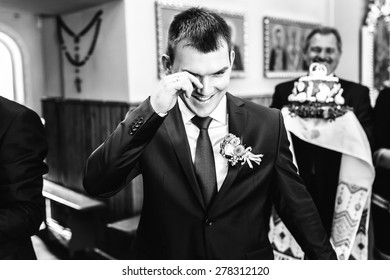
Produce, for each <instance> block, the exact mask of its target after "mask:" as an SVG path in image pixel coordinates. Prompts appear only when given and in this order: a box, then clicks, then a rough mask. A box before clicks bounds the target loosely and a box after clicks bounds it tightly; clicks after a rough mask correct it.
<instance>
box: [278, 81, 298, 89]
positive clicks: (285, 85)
mask: <svg viewBox="0 0 390 280" xmlns="http://www.w3.org/2000/svg"><path fill="white" fill-rule="evenodd" d="M297 80H298V79H293V80H289V81H286V82H283V83H279V84H277V85H276V87H275V88H292V87H293V86H294V83H295V82H296V81H297Z"/></svg>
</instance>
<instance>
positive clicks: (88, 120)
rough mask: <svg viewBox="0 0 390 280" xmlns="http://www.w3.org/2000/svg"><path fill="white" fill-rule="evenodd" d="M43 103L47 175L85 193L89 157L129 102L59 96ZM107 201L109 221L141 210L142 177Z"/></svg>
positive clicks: (121, 116)
mask: <svg viewBox="0 0 390 280" xmlns="http://www.w3.org/2000/svg"><path fill="white" fill-rule="evenodd" d="M42 103H43V105H42V108H43V115H44V118H45V120H46V133H47V138H48V142H49V152H48V156H47V159H46V162H47V164H48V166H49V173H48V174H47V176H46V179H48V180H50V181H52V182H55V183H57V184H59V185H62V186H64V187H66V188H69V189H71V190H73V191H76V192H80V193H83V194H85V191H84V188H83V186H82V175H83V171H84V166H85V163H86V161H87V158H88V156H89V155H90V154H91V153H92V152H93V150H94V149H96V148H97V147H98V146H99V145H100V144H101V143H103V141H104V140H105V139H106V138H107V137H108V136H109V135H110V134H111V132H112V131H113V130H114V129H115V128H116V127H117V125H118V124H119V122H120V121H122V120H123V119H124V117H125V115H126V113H127V111H128V108H129V104H127V103H124V102H123V103H120V102H103V101H87V100H64V99H59V98H47V99H44V100H43V101H42ZM140 193H141V195H140ZM104 201H105V202H106V204H107V207H108V213H107V219H108V222H110V221H116V220H118V219H123V218H125V217H128V216H132V215H134V214H137V213H139V212H140V209H141V207H142V179H141V178H140V177H139V178H138V179H135V180H134V181H133V182H132V183H131V184H130V186H128V187H127V188H125V189H124V190H122V191H121V192H119V193H118V194H116V195H115V196H114V197H112V198H109V199H105V200H104ZM105 222H107V221H105Z"/></svg>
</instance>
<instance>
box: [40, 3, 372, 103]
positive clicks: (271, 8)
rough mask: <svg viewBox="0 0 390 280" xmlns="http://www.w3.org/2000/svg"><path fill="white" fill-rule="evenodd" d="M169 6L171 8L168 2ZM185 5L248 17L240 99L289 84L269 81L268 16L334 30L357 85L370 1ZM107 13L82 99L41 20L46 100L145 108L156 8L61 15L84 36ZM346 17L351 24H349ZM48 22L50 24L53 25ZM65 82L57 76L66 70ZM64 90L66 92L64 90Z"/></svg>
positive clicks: (344, 69)
mask: <svg viewBox="0 0 390 280" xmlns="http://www.w3.org/2000/svg"><path fill="white" fill-rule="evenodd" d="M171 2H172V1H171ZM179 2H180V3H181V4H183V5H186V6H188V5H196V6H198V5H204V6H205V7H209V8H213V9H219V10H224V11H230V12H235V11H238V12H243V13H245V14H246V18H247V23H248V38H249V41H248V46H247V57H248V59H247V62H248V63H247V65H246V66H247V70H246V77H245V78H237V79H232V82H231V86H230V89H229V90H230V91H231V92H232V93H234V94H236V95H239V96H240V95H241V96H247V95H262V94H272V93H273V90H274V86H275V85H276V84H278V83H280V82H282V81H285V80H287V79H280V78H277V79H275V78H273V79H269V78H264V76H263V75H264V73H263V64H264V60H263V23H262V20H263V17H265V16H271V17H278V18H284V19H289V20H297V21H303V22H308V23H318V24H324V25H331V26H335V27H336V28H338V29H339V31H340V33H341V36H342V37H343V43H344V52H343V56H342V58H341V61H340V65H339V68H338V69H337V71H336V72H337V74H338V75H339V76H341V77H344V78H347V79H351V80H353V81H356V82H357V81H359V65H360V64H359V40H360V39H359V30H360V26H361V22H362V18H363V14H364V10H365V0H337V1H336V0H316V1H312V0H294V1H291V0H272V1H266V0H241V1H236V0H199V1H196V0H182V1H179ZM99 8H102V9H103V10H104V14H103V23H102V29H101V32H100V36H99V39H98V44H97V47H96V49H95V53H94V54H93V56H92V59H91V60H90V61H89V62H88V63H87V64H86V65H85V66H84V67H83V68H82V70H81V77H82V79H83V84H82V93H81V94H78V93H77V92H76V90H75V87H74V83H73V80H74V78H75V75H74V68H73V67H71V65H70V64H69V63H68V62H67V61H66V60H65V59H64V57H63V55H60V54H59V52H58V46H57V45H56V40H57V39H56V33H55V22H54V19H44V46H45V60H46V62H47V65H46V66H45V69H46V76H45V81H46V84H45V86H46V87H45V93H44V94H43V95H45V96H60V95H61V91H62V92H63V95H64V96H65V97H67V98H80V99H102V100H114V101H130V102H140V101H142V100H144V99H145V98H146V97H147V96H149V95H150V94H151V93H152V92H153V91H154V90H155V88H156V86H157V83H158V78H157V60H158V57H157V42H156V18H155V1H154V0H123V2H122V1H119V2H113V3H109V4H106V5H103V6H101V7H97V8H92V9H88V10H85V11H80V12H78V13H73V14H69V15H64V17H63V18H64V21H65V22H66V23H68V24H69V26H71V27H72V28H73V29H74V30H80V29H81V28H83V27H84V26H85V24H86V23H87V22H88V21H89V20H90V19H91V17H92V16H93V14H94V13H95V12H96V11H97V10H98V9H99ZM346 15H348V17H347V16H346ZM50 21H51V22H50ZM61 57H62V60H63V62H62V63H63V64H64V67H63V70H64V73H62V75H63V77H64V79H63V81H62V80H61V79H60V78H59V76H58V71H59V70H57V71H56V69H61V67H60V64H61V61H60V58H61ZM61 83H63V84H61Z"/></svg>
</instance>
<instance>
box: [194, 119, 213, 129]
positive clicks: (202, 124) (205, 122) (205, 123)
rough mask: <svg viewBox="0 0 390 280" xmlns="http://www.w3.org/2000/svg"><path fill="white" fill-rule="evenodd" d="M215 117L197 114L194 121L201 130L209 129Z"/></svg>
mask: <svg viewBox="0 0 390 280" xmlns="http://www.w3.org/2000/svg"><path fill="white" fill-rule="evenodd" d="M212 120H213V119H212V118H211V117H204V118H202V117H198V116H195V117H193V118H192V123H193V124H194V125H196V126H197V127H198V128H199V129H200V130H202V129H206V130H207V129H208V128H209V125H210V123H211V121H212Z"/></svg>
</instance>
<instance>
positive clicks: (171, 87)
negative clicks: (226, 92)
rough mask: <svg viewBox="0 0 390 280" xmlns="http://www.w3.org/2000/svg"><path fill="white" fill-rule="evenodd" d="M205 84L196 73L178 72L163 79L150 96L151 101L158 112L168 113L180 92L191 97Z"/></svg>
mask: <svg viewBox="0 0 390 280" xmlns="http://www.w3.org/2000/svg"><path fill="white" fill-rule="evenodd" d="M198 88H199V89H201V88H203V85H202V84H201V82H200V81H199V79H198V78H196V77H195V76H194V75H192V74H190V73H188V72H177V73H174V74H171V75H167V76H165V77H164V78H162V79H161V81H160V82H159V85H158V87H157V90H156V91H155V92H154V93H153V94H152V95H151V96H150V103H151V105H152V107H153V109H154V111H155V112H156V113H167V112H168V111H169V110H171V109H172V108H173V106H175V104H176V102H177V98H178V96H179V95H180V94H184V95H185V97H187V98H191V95H192V93H193V92H194V90H196V89H198Z"/></svg>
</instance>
